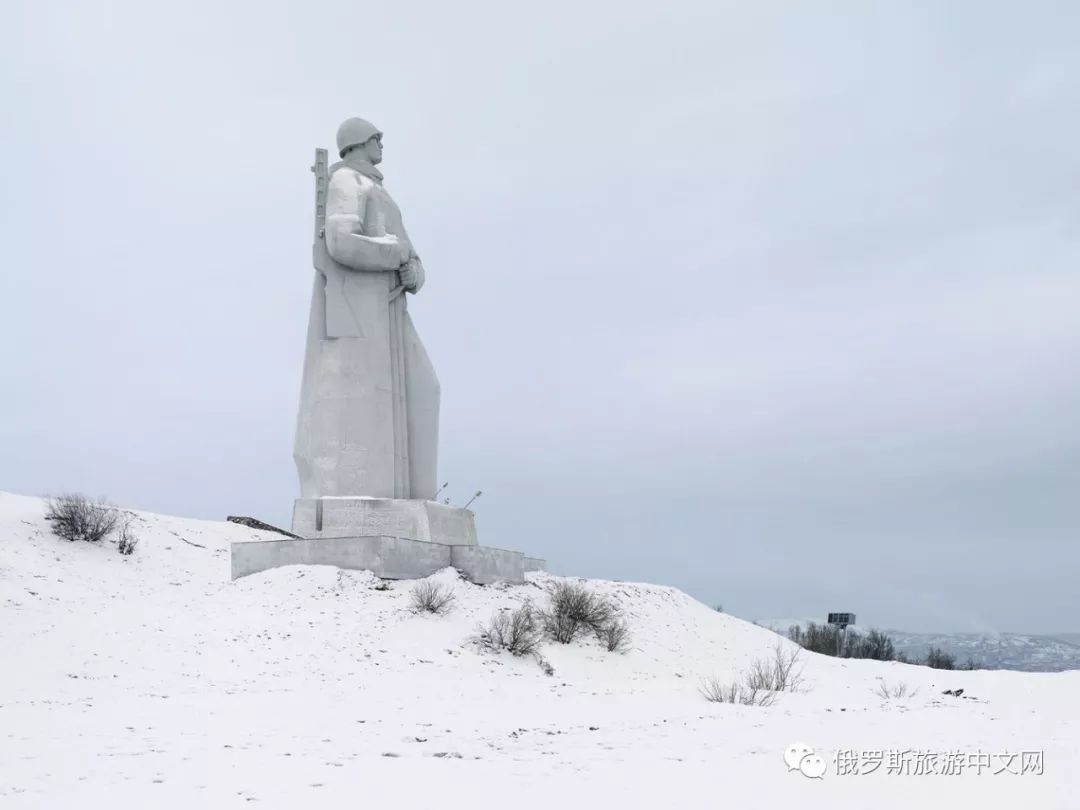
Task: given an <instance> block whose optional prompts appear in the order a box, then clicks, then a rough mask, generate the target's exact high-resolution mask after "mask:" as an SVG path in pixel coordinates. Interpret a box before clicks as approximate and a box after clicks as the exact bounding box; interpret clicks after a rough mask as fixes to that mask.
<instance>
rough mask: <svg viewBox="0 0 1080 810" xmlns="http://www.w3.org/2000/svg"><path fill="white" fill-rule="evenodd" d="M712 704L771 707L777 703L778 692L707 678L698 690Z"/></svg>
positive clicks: (737, 682) (736, 682)
mask: <svg viewBox="0 0 1080 810" xmlns="http://www.w3.org/2000/svg"><path fill="white" fill-rule="evenodd" d="M698 691H699V692H701V694H702V696H703V697H704V698H705V699H706V700H707V701H709V702H710V703H737V704H739V705H742V706H770V705H772V704H773V703H774V702H775V701H776V692H766V691H762V690H760V689H752V688H751V687H749V686H747V685H746V684H745V683H740V682H739V681H731V682H730V683H723V682H722V681H721V680H720V679H719V678H707V679H706V680H704V681H702V683H701V686H700V687H699V689H698Z"/></svg>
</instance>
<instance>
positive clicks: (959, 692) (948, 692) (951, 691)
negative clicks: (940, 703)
mask: <svg viewBox="0 0 1080 810" xmlns="http://www.w3.org/2000/svg"><path fill="white" fill-rule="evenodd" d="M941 694H943V695H952V696H953V697H960V696H961V695H962V694H964V690H963V689H946V690H945V691H944V692H942V693H941Z"/></svg>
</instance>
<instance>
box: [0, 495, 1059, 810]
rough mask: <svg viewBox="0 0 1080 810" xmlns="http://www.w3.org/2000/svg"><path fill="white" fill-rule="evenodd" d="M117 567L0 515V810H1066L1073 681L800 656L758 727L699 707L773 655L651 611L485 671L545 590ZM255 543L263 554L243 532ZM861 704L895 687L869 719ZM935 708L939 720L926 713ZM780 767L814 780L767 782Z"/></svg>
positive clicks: (196, 536) (198, 564) (631, 610)
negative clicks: (880, 759) (1025, 766)
mask: <svg viewBox="0 0 1080 810" xmlns="http://www.w3.org/2000/svg"><path fill="white" fill-rule="evenodd" d="M134 514H135V519H134V523H133V525H134V528H135V530H136V532H137V533H138V535H139V537H140V542H139V545H138V547H137V548H136V551H135V553H134V555H132V556H130V557H123V556H121V555H119V554H118V553H117V551H116V545H115V543H114V542H113V541H111V540H110V541H106V542H105V543H103V544H102V545H91V544H88V543H83V542H76V543H72V542H68V541H65V540H61V539H59V538H57V537H55V536H54V535H52V534H51V532H50V528H49V524H48V523H47V522H46V521H45V520H44V504H43V502H42V501H41V500H40V499H37V498H29V497H23V496H17V495H10V494H4V493H0V610H2V613H0V650H2V661H3V664H2V669H0V807H3V808H9V807H10V808H23V807H26V808H62V807H79V808H80V810H93V809H94V808H109V810H117V808H129V807H130V808H166V807H168V808H171V807H183V808H196V807H198V808H203V807H212V808H218V807H263V808H265V807H273V808H277V807H281V808H302V807H303V808H306V807H320V808H324V807H325V808H354V807H356V808H359V807H380V808H411V807H416V808H430V807H438V808H486V807H510V808H514V810H519V808H532V807H538V808H539V807H543V808H549V809H550V808H553V807H555V808H561V809H565V808H596V809H597V810H600V808H608V807H619V808H633V807H650V808H669V807H689V808H698V807H700V808H717V807H731V808H770V809H772V808H787V807H792V808H848V807H850V808H868V807H874V808H912V807H920V808H927V807H959V806H972V807H980V808H983V809H984V810H985V809H986V808H1013V807H1018V806H1027V807H1039V808H1043V809H1045V808H1077V807H1080V795H1078V791H1077V787H1078V782H1077V778H1076V776H1075V768H1076V767H1077V763H1078V762H1080V672H1063V673H1019V672H1006V671H989V672H941V671H935V670H930V669H926V668H923V667H918V666H911V665H905V664H898V663H881V662H873V661H851V660H844V661H840V660H835V659H832V658H827V657H822V656H815V655H811V654H809V653H805V652H804V653H803V654H802V657H803V661H804V669H803V676H804V686H803V689H802V690H801V691H800V692H798V693H794V694H789V693H784V694H782V695H781V696H780V698H779V700H778V701H777V702H776V703H775V704H774V705H772V706H770V707H765V708H762V707H747V706H732V705H726V704H713V703H709V702H707V701H706V700H704V699H703V698H702V696H701V695H700V694H699V691H698V689H699V686H700V683H701V680H702V678H705V677H709V676H718V677H720V678H721V679H730V678H732V677H735V676H737V675H738V674H739V673H740V672H742V671H744V670H745V669H746V668H747V667H748V666H749V665H750V664H751V663H752V662H753V661H754V660H755V659H758V658H762V657H767V656H769V655H770V654H771V652H772V650H773V648H774V647H775V645H776V644H777V643H778V642H779V643H781V644H789V642H786V641H783V640H780V638H779V636H777V635H776V634H774V633H773V632H771V631H769V630H766V629H764V628H761V627H757V626H755V625H753V624H750V623H748V622H744V621H742V620H739V619H736V618H734V617H732V616H728V615H726V614H722V613H717V612H715V611H713V610H712V609H710V608H708V607H706V606H705V605H703V604H701V603H699V602H697V601H695V600H694V599H691V598H690V597H689V596H687V595H686V594H684V593H682V592H680V591H678V590H675V589H673V588H668V587H662V586H658V585H646V584H631V583H622V582H607V581H591V582H590V583H589V584H590V585H591V586H592V587H594V588H595V589H596V590H597V591H598V592H599V593H602V594H605V595H607V596H609V597H611V598H612V599H613V600H615V601H616V602H617V603H618V604H619V605H620V606H621V607H622V609H623V610H624V611H625V614H626V616H627V617H628V619H629V622H630V625H631V630H632V634H633V639H632V648H631V649H630V650H629V651H628V652H626V653H623V654H619V653H609V652H607V651H606V650H604V649H603V648H602V647H601V646H600V645H599V644H598V643H597V642H596V641H595V640H594V639H591V638H590V639H586V640H583V641H578V642H575V643H573V644H571V645H562V644H558V643H554V642H550V643H547V644H545V646H544V650H543V654H544V656H545V657H546V658H547V659H548V660H549V661H550V662H551V664H552V665H553V666H554V668H555V674H554V675H553V676H547V675H545V674H544V673H543V672H542V671H541V669H540V667H539V666H538V665H537V664H536V662H535V661H533V660H531V659H528V658H515V657H513V656H511V655H509V654H508V653H502V654H492V653H490V652H485V651H483V650H481V649H479V648H478V647H477V646H476V645H475V644H474V643H473V642H472V638H473V637H474V635H475V632H476V627H477V625H478V623H479V622H481V621H486V620H487V619H488V618H489V617H490V616H491V615H492V614H493V613H494V612H495V611H497V610H500V609H505V608H512V607H515V606H517V605H520V604H521V603H522V602H523V601H525V600H526V599H530V600H532V601H533V602H534V603H535V604H537V605H539V606H543V605H544V604H545V601H546V588H547V587H549V586H550V585H551V583H553V582H555V581H557V578H556V577H553V576H551V575H548V574H542V573H539V574H530V575H529V581H528V582H527V583H526V584H525V585H518V586H487V587H481V586H476V585H472V584H469V583H467V582H465V581H463V580H460V579H459V578H458V576H457V573H456V572H455V571H453V570H452V569H447V570H445V571H442V572H440V573H439V574H436V575H435V578H436V579H438V580H440V581H442V582H445V583H446V584H448V585H449V586H452V587H453V588H454V591H455V594H456V602H455V604H454V607H453V609H452V611H451V612H450V613H449V614H448V615H446V616H442V617H437V616H432V615H414V614H413V613H412V612H411V611H410V610H409V608H408V605H409V592H410V589H411V587H412V586H413V584H414V583H412V582H394V583H390V584H389V590H376V589H375V588H376V585H378V584H379V583H380V581H379V580H378V579H377V578H376V577H374V576H373V575H372V574H370V573H369V572H365V571H343V570H338V569H336V568H331V567H326V566H292V567H288V568H279V569H276V570H273V571H267V572H263V573H261V574H257V575H253V576H250V577H246V578H244V579H241V580H238V581H236V582H230V581H229V543H230V541H233V540H242V539H245V538H251V537H252V536H258V535H260V534H263V533H261V532H257V531H255V530H252V529H248V528H246V527H243V526H239V525H236V524H230V523H224V522H209V521H200V520H188V519H182V518H174V517H166V516H162V515H154V514H149V513H139V512H137V513H134ZM267 536H268V537H275V535H267ZM882 681H884V682H886V683H887V684H889V685H890V686H896V685H899V684H907V685H908V686H909V687H910V688H912V689H918V692H917V694H916V696H915V697H914V698H911V699H907V700H885V699H882V698H881V697H880V696H879V695H878V691H877V690H878V688H879V684H881V683H882ZM957 687H961V688H963V689H964V690H965V695H964V697H962V698H953V697H950V696H945V695H943V694H942V691H943V690H944V689H946V688H950V689H952V688H957ZM795 742H805V743H807V744H808V745H809V746H811V747H812V748H814V749H815V750H816V751H817V752H818V753H819V754H820V755H821V756H822V757H823V758H824V759H825V760H826V761H827V762H828V763H829V771H828V772H827V773H826V775H825V776H824V778H822V779H809V778H807V777H805V776H803V775H802V774H801V773H800V772H799V771H789V770H788V769H787V767H786V766H785V764H784V761H783V752H784V749H785V748H787V747H788V746H789V745H790V744H792V743H795ZM840 749H845V750H854V751H865V750H884V751H886V752H887V751H890V750H896V751H904V750H917V751H931V752H950V751H961V752H970V753H972V754H977V753H978V752H980V751H982V752H988V753H992V754H993V756H994V760H993V764H994V765H995V769H996V767H997V765H998V759H997V754H1000V753H1003V752H1005V751H1009V752H1018V751H1043V752H1044V773H1043V774H1042V775H1034V774H1025V775H1013V774H1009V773H999V774H994V773H992V772H990V771H985V770H984V771H983V772H982V773H981V774H976V773H974V772H972V771H967V772H965V773H964V774H962V775H960V776H948V775H940V774H931V775H918V776H917V775H900V774H887V773H885V769H884V766H883V767H882V768H881V769H880V770H879V771H878V772H876V773H873V774H869V775H838V774H837V773H836V769H835V767H834V765H833V755H834V754H835V752H836V751H837V750H840Z"/></svg>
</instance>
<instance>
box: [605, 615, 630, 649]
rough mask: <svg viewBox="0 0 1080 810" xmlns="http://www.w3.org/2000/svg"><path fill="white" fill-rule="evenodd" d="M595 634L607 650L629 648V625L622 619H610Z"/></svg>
mask: <svg viewBox="0 0 1080 810" xmlns="http://www.w3.org/2000/svg"><path fill="white" fill-rule="evenodd" d="M597 635H598V636H599V637H600V641H602V642H603V643H604V647H605V648H607V651H608V652H626V651H627V650H629V649H630V627H629V625H627V623H626V622H625V621H623V620H622V619H611V620H610V621H609V622H608V623H607V624H606V625H604V626H603V628H601V630H600V632H599V633H598V634H597Z"/></svg>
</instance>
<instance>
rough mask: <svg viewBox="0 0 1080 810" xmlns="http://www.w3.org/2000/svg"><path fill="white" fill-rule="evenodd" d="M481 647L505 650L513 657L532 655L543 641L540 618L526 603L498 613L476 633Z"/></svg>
mask: <svg viewBox="0 0 1080 810" xmlns="http://www.w3.org/2000/svg"><path fill="white" fill-rule="evenodd" d="M477 640H478V641H479V643H480V644H481V646H484V647H487V648H488V649H492V650H507V651H509V652H510V653H511V654H513V655H517V656H521V655H532V654H534V653H535V652H536V651H537V650H538V649H539V648H540V642H542V641H543V640H544V630H543V627H542V626H541V623H540V617H539V615H538V614H537V612H536V611H535V610H534V609H533V606H532V605H531V604H529V603H528V602H526V603H525V604H524V605H522V606H521V607H519V608H518V609H517V610H514V611H510V612H507V611H500V612H498V613H496V614H495V615H494V616H492V617H491V620H490V621H489V622H488V623H487V624H486V625H481V626H480V628H479V630H478V632H477Z"/></svg>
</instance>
